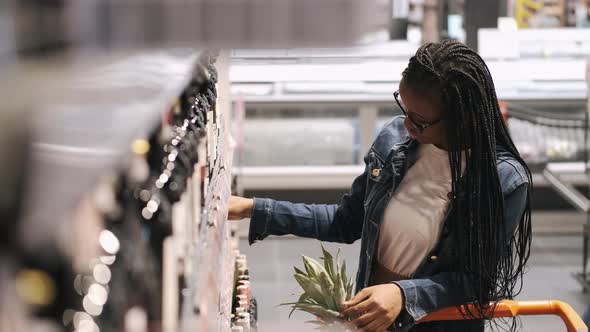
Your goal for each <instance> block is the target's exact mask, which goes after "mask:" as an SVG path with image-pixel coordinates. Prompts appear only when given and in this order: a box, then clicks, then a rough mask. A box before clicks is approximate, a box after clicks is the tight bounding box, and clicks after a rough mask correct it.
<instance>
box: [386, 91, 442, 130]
mask: <svg viewBox="0 0 590 332" xmlns="http://www.w3.org/2000/svg"><path fill="white" fill-rule="evenodd" d="M393 98H394V99H395V102H396V103H397V106H399V109H400V110H401V111H402V113H404V116H405V117H406V118H407V119H408V121H410V124H411V125H412V127H414V128H415V129H416V130H418V132H420V134H422V133H423V132H424V130H426V129H428V128H430V127H432V126H434V125H436V124H438V123H439V122H441V121H442V119H438V120H436V121H432V122H429V123H425V124H420V123H417V122H416V121H414V119H412V117H410V116H409V115H408V112H407V111H406V109H405V108H404V107H403V106H402V103H401V102H400V101H399V90H397V91H395V92H394V93H393Z"/></svg>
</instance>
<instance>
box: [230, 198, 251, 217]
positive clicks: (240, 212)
mask: <svg viewBox="0 0 590 332" xmlns="http://www.w3.org/2000/svg"><path fill="white" fill-rule="evenodd" d="M253 210H254V199H252V198H244V197H239V196H232V197H231V198H230V200H229V210H228V213H227V219H228V220H241V219H244V218H251V217H252V211H253Z"/></svg>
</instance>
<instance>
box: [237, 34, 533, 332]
mask: <svg viewBox="0 0 590 332" xmlns="http://www.w3.org/2000/svg"><path fill="white" fill-rule="evenodd" d="M394 98H395V101H396V103H397V105H398V106H399V108H400V109H401V111H402V112H403V114H404V117H396V118H394V119H393V120H392V121H391V122H390V123H389V124H388V125H386V126H385V127H384V128H383V130H382V131H381V133H380V134H379V135H378V137H377V138H376V140H375V142H374V143H373V145H372V147H371V149H370V151H369V153H368V154H367V155H366V157H365V163H366V168H365V171H364V173H363V174H361V175H360V176H359V177H357V178H356V179H355V180H354V182H353V183H352V188H351V190H350V192H349V193H348V194H346V195H344V196H343V197H342V200H341V202H340V204H337V205H305V204H294V203H290V202H278V201H274V200H271V199H260V198H256V199H254V200H253V199H247V198H240V197H232V200H231V204H230V212H229V217H230V219H240V218H243V217H251V224H250V234H249V240H250V243H251V244H252V243H253V242H254V241H257V240H262V239H264V238H265V237H266V236H268V235H284V234H295V235H298V236H302V237H310V238H316V239H319V240H322V241H333V242H344V243H353V242H354V241H356V240H357V239H361V240H362V242H361V253H360V263H359V267H358V272H357V278H356V291H357V294H356V296H355V297H354V298H353V299H352V300H350V301H349V303H346V308H347V309H345V310H344V311H343V312H342V314H343V316H346V317H354V319H353V322H354V324H356V325H357V326H358V327H359V328H360V329H361V331H378V332H380V331H386V330H393V331H466V332H467V331H469V332H474V331H483V330H484V321H483V320H462V321H450V322H432V323H424V324H418V323H417V322H418V321H419V320H420V319H421V318H423V317H424V316H426V315H427V314H429V313H431V312H434V311H437V310H439V309H442V308H445V307H450V306H457V305H460V304H464V303H474V304H476V306H475V308H476V309H475V310H474V311H473V312H468V313H466V315H467V316H478V317H489V315H490V310H489V309H492V310H493V308H490V307H489V303H490V301H496V300H501V299H511V298H513V297H514V296H515V295H516V294H517V293H518V292H519V291H520V286H521V283H520V278H521V277H522V274H523V271H524V265H525V263H526V261H527V259H528V256H529V251H530V241H531V221H530V203H529V202H530V193H531V175H530V171H529V169H528V167H527V166H526V164H525V162H524V161H523V160H522V158H521V157H520V155H519V153H518V151H517V150H516V147H515V146H514V143H513V142H512V139H511V138H510V135H509V133H508V130H507V128H506V125H505V123H504V121H503V119H502V114H501V113H500V109H499V106H498V100H497V97H496V92H495V89H494V83H493V81H492V77H491V75H490V72H489V70H488V68H487V66H486V64H485V63H484V61H483V60H482V59H481V57H479V56H478V55H477V53H475V52H474V51H473V50H471V49H469V48H467V47H466V46H465V45H463V44H461V43H458V42H453V41H443V42H441V43H431V44H426V45H424V46H422V47H420V49H418V51H417V52H416V55H415V56H413V57H412V58H411V59H410V62H409V64H408V67H407V68H406V69H405V70H404V72H403V74H402V80H401V82H400V85H399V90H398V91H396V92H395V93H394ZM480 315H481V316H480ZM512 329H515V327H514V326H512Z"/></svg>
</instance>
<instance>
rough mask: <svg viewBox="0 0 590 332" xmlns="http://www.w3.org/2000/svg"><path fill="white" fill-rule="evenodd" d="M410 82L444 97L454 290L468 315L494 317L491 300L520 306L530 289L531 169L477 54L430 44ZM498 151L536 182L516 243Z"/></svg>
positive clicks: (412, 66)
mask: <svg viewBox="0 0 590 332" xmlns="http://www.w3.org/2000/svg"><path fill="white" fill-rule="evenodd" d="M402 76H403V80H404V82H406V83H407V84H408V86H409V87H410V88H411V89H418V90H415V91H421V92H423V93H426V94H428V93H437V94H439V95H440V96H441V99H442V104H443V105H442V106H443V119H444V122H445V123H446V125H447V140H448V145H449V161H450V166H451V178H452V192H453V193H454V194H453V199H452V211H451V214H452V215H451V218H449V219H448V221H447V222H448V223H449V224H448V226H449V231H450V235H451V236H452V237H453V240H454V241H453V243H454V244H455V247H454V253H453V257H454V262H455V263H454V264H455V266H453V268H454V271H457V272H458V273H453V284H454V287H455V289H457V290H461V293H462V294H464V295H465V301H467V302H474V304H475V310H474V311H473V310H467V311H466V312H465V311H464V314H465V315H467V316H471V317H476V316H477V317H483V318H491V316H492V315H493V312H494V310H495V307H490V306H489V302H490V301H498V300H501V299H512V298H513V297H514V296H516V295H517V294H518V293H519V292H520V290H521V289H522V275H523V273H524V266H525V264H526V262H527V260H528V257H529V253H530V244H531V209H530V196H531V184H532V179H531V174H530V170H529V169H528V167H527V166H526V163H525V162H524V161H523V160H522V158H521V157H520V154H519V153H518V151H517V149H516V147H515V145H514V142H513V141H512V139H511V138H510V135H509V133H508V129H507V127H506V125H505V123H504V121H503V118H502V114H501V112H500V108H499V104H498V100H497V97H496V92H495V88H494V83H493V81H492V77H491V75H490V72H489V69H488V67H487V66H486V64H485V63H484V61H483V59H482V58H481V57H480V56H479V55H478V54H477V53H476V52H475V51H473V50H471V49H469V48H468V47H466V46H465V45H464V44H462V43H459V42H455V41H443V42H440V43H430V44H425V45H424V46H422V47H420V48H419V49H418V51H417V52H416V55H415V56H413V57H412V58H411V59H410V62H409V65H408V67H407V68H406V70H405V71H404V72H403V74H402ZM497 145H501V146H503V147H504V148H505V149H506V150H508V151H509V152H510V153H511V154H512V155H513V156H514V158H516V160H518V161H519V162H520V163H521V164H522V165H523V167H524V168H525V170H526V174H527V177H528V180H529V181H528V188H527V189H528V190H527V198H526V208H525V211H524V214H523V216H522V217H521V219H520V222H519V224H518V225H517V229H516V231H515V232H514V233H511V234H510V235H509V236H511V237H510V238H508V239H505V236H506V234H508V233H507V232H508V230H506V229H505V227H504V226H505V222H504V220H503V211H504V207H503V197H502V188H501V187H500V181H499V178H498V171H497V165H496V159H497V158H496V146H497ZM462 159H465V160H462ZM462 165H464V170H463V173H462ZM504 240H505V241H504ZM510 329H511V330H514V329H515V324H512V328H510Z"/></svg>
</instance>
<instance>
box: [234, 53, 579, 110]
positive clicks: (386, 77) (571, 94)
mask: <svg viewBox="0 0 590 332" xmlns="http://www.w3.org/2000/svg"><path fill="white" fill-rule="evenodd" d="M487 64H488V67H489V68H490V71H491V73H492V76H493V77H494V80H495V85H496V91H497V95H498V98H499V99H502V100H507V101H529V100H537V101H548V100H562V101H571V100H574V101H583V100H585V98H586V94H587V92H586V90H587V86H586V81H585V70H586V61H585V60H583V59H517V60H511V61H503V60H489V61H487ZM406 66H407V59H404V60H398V61H391V60H387V61H385V60H366V61H364V62H362V63H332V64H330V63H325V64H319V63H318V64H267V65H261V64H241V63H236V64H233V65H232V67H231V70H230V80H231V82H232V93H233V95H234V98H239V99H241V100H244V101H245V102H247V103H250V104H267V103H305V102H313V103H326V102H330V103H337V102H362V103H384V102H391V100H392V99H391V93H392V91H395V90H396V89H397V86H398V84H399V81H400V80H401V73H402V71H403V70H404V68H405V67H406ZM539 68H545V70H541V71H540V70H539Z"/></svg>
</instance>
